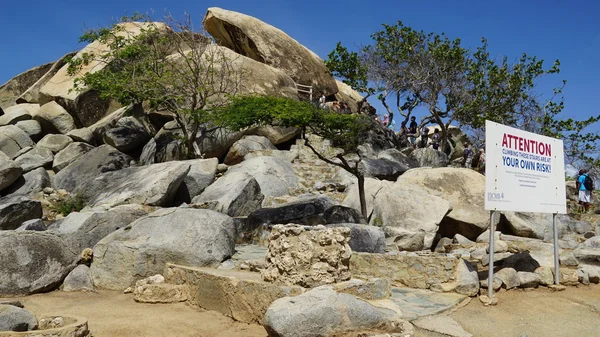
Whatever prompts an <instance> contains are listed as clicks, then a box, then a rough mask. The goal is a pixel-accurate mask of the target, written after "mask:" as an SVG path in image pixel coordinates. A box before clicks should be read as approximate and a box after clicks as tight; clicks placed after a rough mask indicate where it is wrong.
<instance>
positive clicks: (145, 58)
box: [68, 13, 243, 157]
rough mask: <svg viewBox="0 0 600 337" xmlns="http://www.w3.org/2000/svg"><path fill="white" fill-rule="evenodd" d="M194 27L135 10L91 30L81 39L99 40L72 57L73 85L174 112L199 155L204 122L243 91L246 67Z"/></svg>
mask: <svg viewBox="0 0 600 337" xmlns="http://www.w3.org/2000/svg"><path fill="white" fill-rule="evenodd" d="M193 27H194V26H193V24H192V22H191V19H190V18H189V17H187V16H186V18H185V19H184V20H183V21H177V20H175V19H173V18H172V17H171V16H166V17H165V18H164V19H163V20H162V21H160V22H156V21H153V20H151V19H150V17H148V16H146V15H141V14H137V13H136V14H134V15H133V16H131V17H123V18H122V19H121V21H120V22H117V23H114V24H113V25H111V26H110V27H101V28H99V29H95V30H89V31H87V32H86V33H84V34H83V35H82V36H81V37H80V41H81V42H88V43H92V42H93V43H96V44H97V46H96V48H92V49H90V51H89V52H85V53H82V54H81V55H79V56H77V57H74V58H71V59H70V60H69V66H68V72H69V74H70V75H71V76H74V77H75V80H74V82H75V85H74V90H77V91H84V90H88V89H93V90H96V91H97V92H98V93H99V95H100V97H101V98H103V99H114V100H116V101H117V102H119V103H120V104H122V105H141V104H142V103H145V105H146V106H149V107H150V108H151V109H154V110H161V111H169V112H171V113H172V114H173V116H174V118H175V121H176V122H177V123H178V125H179V127H180V130H181V132H182V137H183V139H184V144H185V145H186V148H187V152H188V156H189V157H194V156H195V155H199V153H197V151H195V148H194V144H195V142H196V137H197V135H198V134H202V135H204V134H205V132H204V130H205V129H206V126H205V125H204V123H209V122H210V121H211V120H212V114H213V110H214V109H215V108H217V107H220V106H222V105H224V104H227V100H228V97H229V96H230V95H235V94H236V93H237V92H238V90H239V89H240V87H241V82H242V78H243V72H242V71H241V70H240V69H238V68H236V67H235V66H234V65H233V63H232V62H233V60H231V59H229V58H228V57H227V56H226V53H225V51H224V50H223V49H219V48H216V47H215V45H214V44H213V42H212V40H211V39H210V38H209V37H208V36H206V35H203V34H202V33H198V32H196V31H195V30H194V28H193ZM100 66H102V69H101V70H100V71H95V69H96V68H98V67H100Z"/></svg>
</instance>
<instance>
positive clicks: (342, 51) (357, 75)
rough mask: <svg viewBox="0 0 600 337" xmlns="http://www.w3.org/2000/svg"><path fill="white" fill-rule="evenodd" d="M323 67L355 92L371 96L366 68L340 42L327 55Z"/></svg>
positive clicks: (355, 54)
mask: <svg viewBox="0 0 600 337" xmlns="http://www.w3.org/2000/svg"><path fill="white" fill-rule="evenodd" d="M325 65H326V66H327V68H329V69H331V71H332V75H333V76H335V77H339V78H342V81H343V82H344V83H346V84H348V85H349V86H351V87H352V88H354V89H355V90H358V91H360V92H366V93H367V94H369V95H370V94H373V92H374V90H373V88H369V82H368V80H369V79H368V76H367V70H368V69H367V67H366V66H365V65H364V64H363V63H362V62H361V61H360V59H359V55H358V53H357V52H350V51H348V49H347V48H346V47H344V46H342V43H341V42H338V43H337V45H336V46H335V49H334V50H333V51H332V52H331V53H329V55H328V58H327V60H326V61H325Z"/></svg>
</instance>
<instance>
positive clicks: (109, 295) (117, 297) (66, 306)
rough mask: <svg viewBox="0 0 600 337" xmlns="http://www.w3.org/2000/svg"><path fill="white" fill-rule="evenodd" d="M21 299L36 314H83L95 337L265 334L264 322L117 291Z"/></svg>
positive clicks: (260, 336) (253, 336) (250, 336)
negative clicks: (138, 300) (254, 322)
mask: <svg viewBox="0 0 600 337" xmlns="http://www.w3.org/2000/svg"><path fill="white" fill-rule="evenodd" d="M19 300H20V301H21V302H22V303H23V305H25V308H26V309H28V310H30V311H32V312H33V313H34V314H36V315H43V314H61V315H75V316H83V317H85V318H87V319H88V326H89V329H90V331H91V332H92V334H93V336H94V337H117V336H118V337H167V336H177V337H232V336H237V337H242V336H243V337H265V336H266V335H267V333H266V332H265V329H264V328H263V327H262V326H260V325H249V324H244V323H239V322H235V321H233V320H232V319H230V318H228V317H225V316H223V315H221V314H220V313H217V312H214V311H204V310H201V309H197V308H195V307H192V306H189V305H186V304H184V303H177V304H143V303H136V302H135V301H134V300H133V295H131V294H122V293H119V292H114V291H99V292H98V293H67V292H62V291H54V292H52V293H48V294H36V295H32V296H27V297H22V298H19Z"/></svg>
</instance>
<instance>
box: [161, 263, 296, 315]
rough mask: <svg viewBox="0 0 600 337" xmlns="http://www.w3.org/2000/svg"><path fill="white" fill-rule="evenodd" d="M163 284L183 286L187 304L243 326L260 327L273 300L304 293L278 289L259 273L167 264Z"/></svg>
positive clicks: (282, 287)
mask: <svg viewBox="0 0 600 337" xmlns="http://www.w3.org/2000/svg"><path fill="white" fill-rule="evenodd" d="M165 281H166V282H167V283H171V284H174V285H185V286H186V291H187V294H186V297H187V300H188V302H189V303H190V304H192V305H195V306H198V307H200V308H203V309H206V310H214V311H217V312H220V313H222V314H223V315H226V316H229V317H231V318H233V319H235V320H236V321H239V322H244V323H258V324H262V320H263V317H264V315H265V312H266V311H267V308H268V307H269V306H270V305H271V303H273V302H274V301H275V300H277V299H279V298H282V297H286V296H296V295H299V294H301V293H303V292H304V288H302V287H299V286H281V285H275V284H272V283H268V282H265V281H263V280H262V278H261V276H260V274H259V273H253V272H246V271H240V270H219V269H211V268H193V267H185V266H179V265H174V264H167V266H166V268H165Z"/></svg>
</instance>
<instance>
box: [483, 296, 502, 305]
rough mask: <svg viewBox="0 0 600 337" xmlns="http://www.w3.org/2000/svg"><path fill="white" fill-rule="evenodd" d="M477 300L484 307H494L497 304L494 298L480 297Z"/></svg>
mask: <svg viewBox="0 0 600 337" xmlns="http://www.w3.org/2000/svg"><path fill="white" fill-rule="evenodd" d="M479 300H480V301H481V303H483V305H485V306H486V307H487V306H490V305H496V304H498V299H497V298H496V297H493V298H492V299H490V298H489V297H488V296H487V295H481V296H479Z"/></svg>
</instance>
